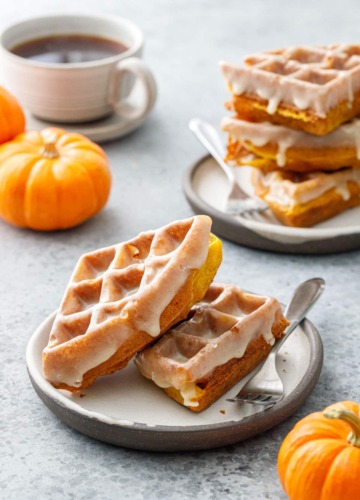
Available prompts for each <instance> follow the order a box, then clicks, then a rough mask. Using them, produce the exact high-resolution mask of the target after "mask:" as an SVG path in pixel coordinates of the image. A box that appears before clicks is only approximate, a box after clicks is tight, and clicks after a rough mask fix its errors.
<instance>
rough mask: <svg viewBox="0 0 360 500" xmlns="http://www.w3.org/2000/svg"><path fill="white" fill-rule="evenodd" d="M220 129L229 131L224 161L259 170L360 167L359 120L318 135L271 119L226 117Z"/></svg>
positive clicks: (329, 169)
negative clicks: (266, 120) (257, 120)
mask: <svg viewBox="0 0 360 500" xmlns="http://www.w3.org/2000/svg"><path fill="white" fill-rule="evenodd" d="M221 128H222V129H223V130H224V131H225V132H227V133H228V134H229V136H228V152H227V157H226V161H229V162H231V163H233V164H235V165H239V166H241V165H253V166H256V167H259V168H261V169H262V170H275V169H278V168H279V167H280V168H284V169H285V170H291V171H294V172H314V171H318V170H323V171H333V170H339V169H341V168H343V167H344V166H347V167H356V168H359V167H360V120H359V119H358V118H354V119H353V120H352V121H351V122H348V123H345V124H343V125H341V126H340V127H339V128H337V129H336V130H334V131H333V132H330V133H329V134H327V135H326V136H323V137H318V136H314V135H311V134H307V133H306V132H301V131H299V130H293V129H289V128H287V127H284V126H282V125H275V124H273V123H270V122H259V123H252V122H247V121H244V120H239V119H237V118H232V117H227V118H224V119H223V121H222V123H221Z"/></svg>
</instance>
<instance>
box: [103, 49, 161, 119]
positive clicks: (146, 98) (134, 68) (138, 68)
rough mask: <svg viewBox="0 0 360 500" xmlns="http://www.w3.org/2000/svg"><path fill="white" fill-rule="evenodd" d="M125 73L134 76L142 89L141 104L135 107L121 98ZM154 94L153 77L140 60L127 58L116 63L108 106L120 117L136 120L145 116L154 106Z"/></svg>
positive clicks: (126, 99) (154, 84) (127, 100)
mask: <svg viewBox="0 0 360 500" xmlns="http://www.w3.org/2000/svg"><path fill="white" fill-rule="evenodd" d="M125 73H130V74H132V75H134V77H135V79H136V80H138V81H140V84H141V85H142V86H143V89H144V92H143V94H144V95H143V96H142V98H141V99H140V101H141V102H140V103H139V105H138V106H136V107H135V106H134V105H133V104H132V103H131V104H130V103H129V99H128V98H125V99H123V98H121V86H122V77H123V76H124V74H125ZM130 94H131V91H130ZM156 94H157V91H156V82H155V79H154V76H153V74H152V73H151V71H150V69H149V68H148V66H147V65H146V64H145V63H144V62H143V61H142V60H141V59H139V58H137V57H129V58H128V59H124V60H122V61H119V62H118V63H117V65H116V67H115V71H114V74H113V78H112V82H111V86H110V104H111V105H112V107H113V108H114V109H115V110H116V111H117V112H118V113H119V114H120V115H121V116H123V117H124V118H127V119H128V120H137V119H139V118H142V117H144V116H146V115H147V114H148V113H149V112H150V111H151V109H152V108H153V106H154V104H155V100H156Z"/></svg>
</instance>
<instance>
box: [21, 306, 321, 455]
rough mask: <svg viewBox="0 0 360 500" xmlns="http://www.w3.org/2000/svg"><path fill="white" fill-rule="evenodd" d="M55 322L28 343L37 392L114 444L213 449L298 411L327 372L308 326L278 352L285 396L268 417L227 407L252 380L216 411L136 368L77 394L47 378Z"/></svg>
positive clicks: (79, 426)
mask: <svg viewBox="0 0 360 500" xmlns="http://www.w3.org/2000/svg"><path fill="white" fill-rule="evenodd" d="M54 317H55V313H54V314H52V315H51V316H49V317H48V318H47V319H46V320H45V321H44V322H43V323H42V324H41V325H40V326H39V327H38V329H37V330H36V331H35V332H34V334H33V335H32V337H31V339H30V341H29V343H28V347H27V352H26V361H27V367H28V372H29V375H30V379H31V382H32V384H33V386H34V389H35V391H36V392H37V394H38V396H39V397H40V399H41V400H42V401H43V402H44V404H45V405H46V406H47V407H48V408H49V409H50V410H51V411H52V412H53V413H54V414H55V415H57V416H58V417H59V418H60V419H61V420H62V421H64V422H65V423H66V424H68V425H69V426H70V427H72V428H74V429H75V430H77V431H79V432H81V433H83V434H86V435H88V436H90V437H93V438H96V439H98V440H101V441H104V442H107V443H111V444H114V445H116V446H125V447H129V448H134V449H140V450H149V451H180V450H195V449H210V448H215V447H218V446H225V445H229V444H232V443H236V442H237V441H241V440H243V439H247V438H249V437H251V436H254V435H256V434H259V433H261V432H263V431H265V430H267V429H269V428H271V427H273V426H275V425H277V424H278V423H280V422H282V421H283V420H285V419H286V418H287V417H289V416H290V415H291V414H292V413H294V412H295V411H296V410H297V409H298V408H299V407H300V406H301V405H302V404H303V403H304V401H305V400H306V398H307V397H308V395H309V394H310V392H311V391H312V389H313V387H314V386H315V384H316V382H317V380H318V377H319V375H320V371H321V368H322V362H323V348H322V342H321V338H320V335H319V333H318V332H317V330H316V328H315V327H314V325H313V324H312V323H311V322H310V321H309V320H305V321H304V322H303V323H302V324H301V325H300V326H299V327H298V328H297V329H296V330H295V331H294V332H293V333H292V335H291V337H289V339H288V340H287V341H286V342H285V344H284V345H283V346H282V348H281V350H280V353H279V355H278V371H279V374H280V375H281V378H282V380H283V383H284V389H285V397H284V399H283V400H282V401H280V402H279V403H278V404H276V405H275V406H274V407H273V408H271V409H270V410H267V411H263V410H262V409H259V408H258V407H254V406H251V405H239V404H234V403H230V402H228V401H226V398H228V397H231V396H234V395H235V394H237V392H238V391H239V390H240V388H241V386H242V385H243V384H244V383H245V382H246V380H247V379H248V378H249V377H246V378H244V379H243V380H242V381H241V382H239V383H238V384H237V385H236V386H235V387H233V388H232V389H231V391H229V392H228V394H225V395H224V396H223V397H222V398H221V399H220V400H219V401H217V402H216V403H214V404H213V405H212V406H211V407H210V408H208V409H207V410H205V411H203V412H201V413H198V414H197V413H193V412H191V411H190V410H188V409H187V408H184V407H183V406H181V405H179V404H178V403H176V402H175V401H173V400H172V399H170V398H168V397H167V396H166V394H165V393H164V392H163V391H162V390H161V389H160V388H159V387H157V386H156V385H155V384H153V383H152V382H151V381H150V380H147V379H145V378H144V377H142V376H141V375H140V373H139V372H138V370H137V369H136V367H135V366H134V364H133V363H132V362H130V363H129V365H128V366H127V367H126V368H125V369H124V370H122V371H120V372H117V373H115V374H113V375H110V376H107V377H101V378H99V379H97V380H96V381H95V383H94V385H93V386H91V387H90V388H88V389H86V390H83V391H82V392H81V393H80V394H79V395H74V394H71V393H69V392H67V391H63V390H57V389H55V388H54V387H53V386H52V385H51V384H50V383H49V382H48V381H47V380H46V379H45V378H44V377H43V375H42V369H41V353H42V351H43V349H44V347H45V346H46V345H47V342H48V339H49V333H50V329H51V326H52V323H53V321H54Z"/></svg>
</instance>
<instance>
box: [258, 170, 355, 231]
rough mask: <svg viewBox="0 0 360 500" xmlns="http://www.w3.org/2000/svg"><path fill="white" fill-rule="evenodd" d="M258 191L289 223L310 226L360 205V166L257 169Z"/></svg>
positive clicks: (276, 213) (284, 221)
mask: <svg viewBox="0 0 360 500" xmlns="http://www.w3.org/2000/svg"><path fill="white" fill-rule="evenodd" d="M252 183H253V186H254V190H255V193H256V194H257V196H259V197H260V198H262V199H264V200H265V201H266V203H267V204H268V205H269V207H270V209H271V211H272V212H273V213H274V214H275V215H276V217H277V218H278V219H279V220H280V221H281V222H282V223H283V224H285V225H287V226H295V227H310V226H313V225H314V224H317V223H319V222H322V221H324V220H326V219H329V218H331V217H333V216H335V215H337V214H339V213H341V212H343V211H345V210H347V209H349V208H353V207H356V206H359V205H360V170H359V169H352V168H344V169H342V170H338V171H336V172H327V173H326V172H313V173H307V174H306V173H302V174H300V173H295V172H287V171H284V170H281V171H280V170H277V171H274V172H262V171H261V170H259V169H254V171H253V172H252Z"/></svg>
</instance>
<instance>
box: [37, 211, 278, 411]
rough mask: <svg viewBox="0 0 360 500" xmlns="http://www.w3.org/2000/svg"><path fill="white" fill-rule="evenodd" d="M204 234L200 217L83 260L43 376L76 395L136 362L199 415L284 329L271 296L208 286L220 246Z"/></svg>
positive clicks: (206, 221) (207, 224)
mask: <svg viewBox="0 0 360 500" xmlns="http://www.w3.org/2000/svg"><path fill="white" fill-rule="evenodd" d="M210 229H211V219H210V218H209V217H207V216H205V215H198V216H195V217H192V218H190V219H185V220H180V221H174V222H172V223H170V224H168V225H167V226H164V227H162V228H159V229H157V230H154V231H153V230H151V231H147V232H144V233H140V234H139V235H138V236H137V237H135V238H133V239H131V240H129V241H126V242H124V243H119V244H117V245H113V246H110V247H107V248H103V249H100V250H97V251H95V252H91V253H88V254H85V255H83V256H82V257H81V258H80V260H79V262H78V263H77V265H76V267H75V270H74V272H73V275H72V277H71V279H70V282H69V284H68V286H67V288H66V290H65V293H64V297H63V299H62V302H61V304H60V308H59V310H58V312H57V314H56V317H55V320H54V323H53V325H52V329H51V332H50V335H49V341H48V344H47V346H46V347H45V349H44V351H43V374H44V376H45V378H47V380H48V381H49V382H50V383H51V384H52V385H53V386H54V387H56V388H58V389H65V390H68V391H71V392H78V391H80V390H84V389H86V388H87V387H89V386H90V385H92V384H93V383H94V381H95V380H96V379H97V378H98V377H100V376H102V375H110V374H111V373H113V372H115V371H118V370H121V369H123V368H125V367H126V365H127V364H128V362H129V361H130V360H132V359H133V358H134V359H136V364H137V366H138V368H139V370H140V372H141V373H142V374H143V375H144V376H145V377H147V378H151V379H152V380H153V381H154V382H155V383H156V384H157V385H160V386H161V387H162V388H165V391H166V394H168V395H169V396H170V397H171V398H173V399H175V400H176V401H177V402H179V403H180V404H182V405H184V406H186V407H188V408H190V409H191V410H193V411H201V410H203V409H205V408H207V407H208V406H209V405H210V404H212V403H213V402H214V401H216V400H217V399H218V398H219V397H220V396H222V394H224V393H225V392H226V391H227V390H229V389H230V388H231V387H232V386H233V385H234V384H235V383H236V382H237V381H238V380H239V379H240V378H242V377H243V376H245V375H246V374H247V373H249V372H250V371H251V370H252V369H253V368H254V367H255V366H256V365H257V364H258V363H260V362H261V361H262V360H263V359H264V358H265V357H266V356H267V355H268V353H269V352H270V350H271V347H272V345H273V343H274V342H275V339H276V338H278V337H280V336H282V335H283V333H284V330H285V328H286V326H287V324H288V322H287V320H286V319H285V318H284V316H283V314H282V311H281V306H280V304H279V302H278V301H277V300H276V299H274V298H271V297H260V296H254V295H251V294H248V293H246V292H243V291H241V290H240V289H238V288H237V287H235V286H233V285H219V284H215V283H214V282H213V278H214V276H215V274H216V272H217V269H218V267H219V265H220V263H221V260H222V249H221V248H222V246H221V241H220V240H219V239H218V238H217V237H216V236H215V235H213V234H212V233H211V232H210ZM120 383H121V382H120Z"/></svg>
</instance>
